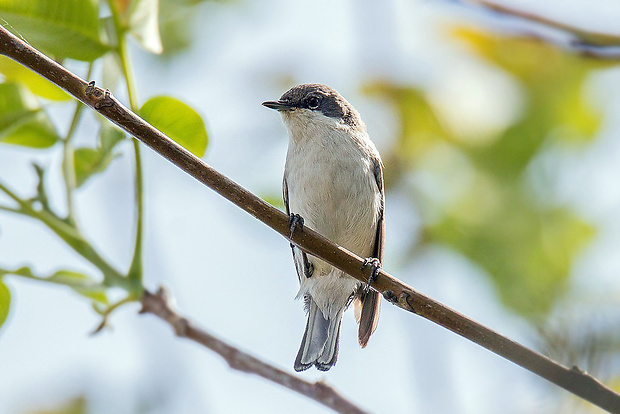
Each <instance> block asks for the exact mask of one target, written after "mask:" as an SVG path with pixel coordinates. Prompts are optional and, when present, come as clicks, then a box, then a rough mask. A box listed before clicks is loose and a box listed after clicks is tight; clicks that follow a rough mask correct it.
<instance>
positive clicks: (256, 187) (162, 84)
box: [0, 0, 620, 414]
mask: <svg viewBox="0 0 620 414" xmlns="http://www.w3.org/2000/svg"><path fill="white" fill-rule="evenodd" d="M498 3H501V4H503V5H506V6H511V7H514V8H515V9H518V10H522V11H524V12H527V13H535V14H537V15H540V16H545V17H546V18H548V19H552V20H556V21H559V22H562V23H564V24H567V25H571V26H574V27H577V28H580V29H582V30H587V31H595V32H601V33H605V32H606V33H609V34H614V35H615V36H620V31H619V30H620V27H619V26H618V22H619V21H620V3H618V1H617V0H592V1H590V2H587V4H586V3H584V2H582V1H579V0H562V1H561V0H554V1H546V2H537V1H534V0H502V1H499V0H498ZM160 7H161V9H160V10H161V13H160V16H159V19H160V29H161V35H162V41H163V44H164V52H163V53H162V54H160V55H153V54H149V53H147V52H146V51H144V50H143V49H141V48H140V47H139V45H138V44H137V43H135V42H134V43H131V44H130V46H131V47H130V53H131V56H132V59H133V62H134V65H135V66H134V73H135V75H136V83H137V87H138V88H137V89H138V90H137V92H138V98H139V100H140V101H145V100H146V99H148V98H150V97H152V96H156V95H163V94H165V95H171V96H175V97H178V98H180V99H182V100H183V101H184V102H187V103H188V104H190V105H191V106H192V107H193V108H194V109H196V110H197V111H198V112H199V113H200V114H201V115H202V116H203V118H204V119H205V121H206V125H207V130H208V132H209V146H208V148H207V152H206V155H205V157H204V159H205V160H206V162H207V163H209V164H210V165H212V166H213V167H215V168H216V169H218V170H219V171H221V172H223V173H224V174H226V175H227V176H229V177H231V178H232V179H233V180H235V181H237V182H238V183H240V184H241V185H243V186H244V187H246V188H248V189H249V190H251V191H253V192H254V193H256V194H258V195H260V196H261V197H263V198H265V199H266V200H268V201H269V202H271V203H273V204H274V205H276V206H279V207H281V205H282V201H281V194H280V188H281V177H282V172H283V168H284V159H285V154H286V148H287V134H286V130H285V128H284V126H283V125H282V122H281V120H280V119H279V116H278V115H277V114H275V113H273V112H272V111H269V110H267V109H265V108H264V107H262V106H261V105H260V103H261V102H263V101H265V100H272V99H277V98H278V97H279V96H280V95H281V94H282V93H284V92H285V91H286V90H287V89H288V88H290V87H291V86H294V85H295V84H299V83H315V82H316V83H325V84H328V85H330V86H332V87H334V88H335V89H337V90H338V91H339V92H340V93H342V94H343V95H344V96H345V97H346V98H347V99H348V100H349V101H350V102H351V103H352V104H353V105H354V106H355V107H356V109H358V111H359V112H360V113H361V115H362V118H363V119H364V121H365V122H366V124H367V126H368V130H369V133H370V136H371V138H372V139H373V140H374V142H375V143H376V145H377V147H378V149H379V151H380V152H381V154H382V157H383V161H384V164H385V171H386V187H387V201H386V214H387V215H386V221H387V245H386V246H387V251H386V259H385V263H384V267H385V269H386V270H387V271H388V272H390V273H391V274H393V275H395V276H396V277H398V278H400V279H402V280H403V281H404V282H406V283H408V284H410V285H411V286H413V287H414V288H416V289H418V290H420V291H421V292H423V293H425V294H427V295H429V296H431V297H433V298H434V299H437V300H439V301H441V302H443V303H445V304H446V305H448V306H450V307H452V308H454V309H456V310H458V311H459V312H462V313H464V314H466V315H467V316H469V317H471V318H473V319H475V320H477V321H478V322H481V323H483V324H485V325H487V326H489V327H491V328H493V329H495V330H497V331H499V332H500V333H502V334H504V335H507V336H509V337H510V338H512V339H514V340H517V341H518V342H520V343H522V344H524V345H527V346H529V347H532V348H534V349H536V350H538V351H539V352H542V353H543V354H545V355H548V356H550V357H551V358H553V359H555V360H557V361H559V362H561V363H563V364H566V365H569V366H571V365H573V364H576V365H579V366H580V367H581V368H582V369H584V370H586V371H588V372H589V373H591V374H593V375H594V376H596V377H597V378H599V379H601V380H602V381H604V382H605V383H606V384H608V385H609V386H611V387H614V388H615V389H616V390H618V391H620V260H619V259H618V257H619V256H618V251H619V249H620V162H619V161H620V139H619V137H620V116H619V115H618V114H620V66H619V64H618V62H619V60H618V59H616V60H614V59H596V58H590V57H584V56H580V55H578V54H576V53H573V52H571V51H569V50H567V49H570V47H569V42H568V41H566V40H565V39H564V38H563V37H562V36H563V35H562V34H561V33H559V32H554V31H551V30H548V29H545V28H540V27H538V26H533V25H532V24H531V23H525V22H523V21H522V20H518V19H514V18H507V17H502V16H501V15H497V14H492V13H489V12H488V11H485V10H482V9H479V8H476V7H471V6H463V5H460V4H457V3H456V2H451V1H441V0H435V1H403V0H392V1H384V2H378V1H370V0H363V1H355V2H354V1H341V2H330V1H325V0H317V1H313V2H290V1H284V0H269V1H261V2H252V1H244V0H233V1H197V0H196V1H190V0H185V1H174V0H161V4H160ZM0 17H1V16H0ZM540 35H543V36H544V37H546V38H548V39H552V40H554V41H556V42H557V43H560V44H564V45H566V47H565V48H562V47H558V46H554V45H552V44H550V43H549V42H545V41H542V40H540V39H538V38H537V37H538V36H540ZM69 67H70V68H71V69H72V70H75V71H76V72H77V73H78V74H81V75H82V76H85V75H84V73H85V67H86V66H85V65H84V64H83V63H79V62H75V61H73V62H70V64H69ZM104 71H105V69H102V67H101V66H98V67H97V66H96V67H95V72H94V73H93V74H92V76H91V78H92V79H96V80H97V83H98V85H100V86H102V87H110V88H114V86H108V84H107V83H106V82H107V80H106V79H110V78H111V75H110V73H106V74H105V75H104V73H103V72H104ZM106 77H107V78H106ZM109 82H112V81H109ZM115 94H116V95H117V97H119V99H121V100H124V99H125V98H126V91H124V90H123V89H122V88H118V89H116V90H115ZM47 111H48V113H50V114H52V115H53V119H55V120H58V128H60V129H65V128H66V126H67V125H68V121H69V120H70V117H71V114H72V108H71V107H70V106H66V105H64V106H63V105H62V104H52V105H50V106H49V107H48V108H47ZM87 112H89V111H87ZM89 120H90V121H92V122H95V116H94V115H93V114H92V113H87V114H85V119H84V121H83V122H82V123H81V124H80V127H79V129H78V131H77V135H76V140H77V142H80V143H85V145H86V144H88V143H92V142H94V137H93V134H92V122H89ZM119 149H121V150H122V151H121V153H122V155H121V156H120V157H117V158H116V159H114V160H112V161H111V164H110V167H109V168H108V169H107V170H106V171H105V173H103V174H101V175H100V176H97V177H96V178H94V179H93V180H90V181H89V182H88V183H86V184H85V185H84V186H83V187H82V188H81V189H80V192H79V193H78V197H77V200H76V208H77V214H78V218H79V222H80V224H81V225H82V226H83V228H84V229H85V233H86V234H87V237H88V238H89V240H91V241H92V243H93V244H94V245H95V246H96V247H97V248H98V249H99V250H100V251H101V252H102V254H103V255H104V257H105V258H106V259H108V260H109V261H110V262H111V263H113V264H114V265H115V266H116V267H118V268H121V269H123V268H125V267H126V266H127V263H129V261H130V259H131V247H132V243H133V240H132V238H133V230H132V229H133V227H132V226H133V220H134V201H133V190H132V174H133V173H132V169H133V166H132V165H133V164H132V160H131V157H130V156H129V154H130V152H129V149H130V144H129V142H123V143H121V144H119ZM143 155H144V159H143V162H144V171H145V178H146V183H145V198H146V200H145V202H146V210H145V212H146V215H145V243H146V245H145V285H146V286H147V288H150V289H154V288H156V287H157V286H158V285H160V284H163V285H165V286H167V287H168V288H169V289H170V291H171V293H172V295H173V296H174V297H175V299H176V306H177V308H178V309H179V311H180V312H181V313H182V314H184V315H187V316H188V317H190V319H192V320H194V321H195V322H197V323H198V324H199V325H201V326H202V327H204V328H205V329H206V330H208V331H209V332H211V333H213V334H215V335H217V336H219V337H221V338H222V339H224V340H226V341H229V342H230V343H232V344H233V345H235V346H238V347H240V348H241V349H243V350H245V351H247V352H249V353H251V354H253V355H255V356H257V357H259V358H262V359H264V360H265V361H268V362H270V363H273V364H275V365H276V366H278V367H280V368H282V369H285V370H287V371H289V372H293V370H292V364H293V360H294V358H295V355H296V353H297V349H298V346H299V343H300V341H301V336H302V333H303V329H304V326H305V315H304V311H303V306H302V303H301V302H300V301H295V300H294V297H295V295H296V293H297V277H296V275H295V271H294V267H293V264H292V260H291V255H290V249H289V247H288V242H287V241H286V240H284V239H283V238H282V237H281V236H279V235H278V234H276V233H275V232H273V231H272V230H270V229H269V228H267V227H266V226H264V225H263V224H261V223H260V222H258V221H256V220H255V219H253V218H251V217H250V216H248V215H247V214H245V213H243V212H242V211H241V210H240V209H238V208H236V207H235V206H234V205H232V204H230V203H229V202H227V201H225V200H224V199H222V198H221V197H220V196H218V195H217V194H215V193H214V192H212V191H210V190H208V189H206V188H205V187H203V186H202V185H201V184H199V183H198V182H196V181H195V180H194V179H192V178H191V177H189V176H187V175H186V174H184V173H183V172H181V171H180V170H178V169H177V168H176V167H174V166H172V165H171V164H170V163H168V162H167V161H165V160H164V159H162V158H161V157H160V156H158V155H157V154H155V153H153V152H152V151H150V150H146V149H145V150H144V151H143ZM60 157H61V154H60V153H59V151H56V150H53V149H52V150H44V151H32V150H29V149H25V148H23V147H18V146H12V145H2V146H1V147H0V166H2V168H0V179H1V180H2V181H3V182H8V183H10V184H11V186H12V187H13V188H15V189H17V190H19V192H20V193H23V194H27V193H28V192H29V191H30V189H32V188H34V186H36V180H37V177H36V175H35V174H34V172H33V171H32V167H31V165H30V164H31V162H32V161H33V160H36V161H37V162H39V163H41V164H42V165H44V166H45V167H46V168H48V169H49V171H50V174H48V177H47V178H46V180H47V181H46V183H47V185H48V186H49V193H50V200H51V203H53V204H57V205H62V203H63V202H64V201H63V199H62V187H61V186H60V181H61V179H62V177H61V172H60V163H61V161H60V160H61V158H60ZM55 194H58V195H57V196H56V195H55ZM0 265H1V266H2V267H18V266H21V265H30V266H32V268H33V269H36V270H37V271H39V272H41V273H50V272H54V271H55V270H56V269H58V267H59V266H62V267H63V268H66V267H70V268H73V269H77V270H80V269H84V270H85V271H86V270H90V269H91V268H89V265H88V264H87V263H84V262H83V261H82V260H80V259H79V258H78V257H77V256H76V255H75V254H74V253H72V251H70V250H69V249H68V248H66V247H65V246H64V245H62V244H61V243H60V242H59V241H58V239H57V238H55V237H54V236H53V235H52V234H51V233H50V232H48V231H47V230H46V229H44V228H43V227H41V226H40V225H37V224H36V223H33V222H32V221H29V220H27V219H24V218H23V217H20V216H16V215H12V214H10V213H7V212H0ZM4 281H5V283H6V284H7V285H8V287H9V289H10V290H11V293H12V300H13V303H12V307H11V312H10V314H9V318H8V321H7V322H6V324H5V325H4V326H3V327H2V329H1V330H0V413H20V414H21V413H24V414H26V413H60V412H71V413H86V412H87V413H112V412H113V413H205V412H206V413H238V412H270V413H271V412H283V413H284V412H293V411H294V412H296V413H300V414H301V413H315V412H328V410H327V409H325V408H324V407H322V406H320V405H319V404H317V403H315V402H313V401H311V400H308V399H306V398H304V397H302V396H300V395H297V394H295V393H293V392H290V391H288V390H286V389H283V388H281V387H279V386H277V385H274V384H271V383H268V382H266V381H264V380H261V379H259V378H257V377H254V376H251V375H246V374H242V373H239V372H235V371H233V370H231V369H229V368H228V366H227V365H226V363H225V362H224V361H223V360H222V359H220V358H219V357H218V356H216V355H215V354H213V353H212V352H210V351H208V350H205V349H203V348H200V347H198V346H197V345H195V344H194V343H190V342H189V341H186V340H182V339H178V338H176V337H174V335H173V333H172V332H171V330H170V327H169V326H167V325H166V324H164V323H162V322H161V321H159V320H156V319H155V318H154V317H152V316H141V315H138V314H137V311H138V309H139V306H138V305H137V304H130V305H128V306H126V307H123V308H120V309H119V310H118V311H116V312H115V313H113V314H112V315H111V319H110V321H109V324H110V327H109V328H106V329H105V330H104V331H103V332H101V333H99V334H97V335H95V336H91V335H89V333H90V332H92V330H93V329H94V328H95V327H96V326H97V325H98V324H99V322H100V317H99V316H98V315H97V313H95V312H94V311H93V310H92V309H91V307H90V305H89V304H88V302H87V301H85V300H84V298H83V297H81V296H79V295H77V294H75V293H74V292H73V291H71V290H70V289H67V288H66V287H63V286H52V285H48V284H42V283H37V282H35V281H30V280H27V279H25V278H19V277H16V276H5V278H4ZM356 338H357V335H356V324H355V321H354V318H353V315H352V312H348V313H347V314H346V316H345V320H344V323H343V327H342V338H341V345H340V346H341V349H340V356H339V360H338V364H337V365H336V366H335V368H334V369H332V370H331V371H329V372H328V373H323V372H318V371H316V370H310V371H307V372H304V373H300V374H295V375H299V376H300V377H302V378H304V379H306V380H309V381H317V380H323V381H325V382H327V383H328V384H329V385H331V386H333V387H334V388H336V389H337V390H338V391H339V392H340V393H342V394H343V395H344V396H345V397H347V398H350V399H351V400H352V401H354V402H356V403H357V404H358V405H359V406H361V407H363V408H364V409H367V410H369V411H371V412H377V413H380V412H393V413H472V414H473V413H498V412H502V413H595V412H598V411H597V410H596V409H594V408H592V406H591V405H589V404H587V403H584V402H581V401H579V400H578V399H576V398H574V397H571V396H570V395H569V394H568V393H567V392H565V391H563V390H560V389H558V388H556V387H555V386H552V385H550V384H548V383H546V382H545V381H543V380H541V379H539V378H538V377H536V376H534V375H533V374H531V373H529V372H527V371H525V370H523V369H521V368H519V367H517V366H515V365H514V364H512V363H510V362H508V361H506V360H503V359H502V358H500V357H498V356H496V355H494V354H492V353H490V352H488V351H486V350H484V349H482V348H480V347H479V346H477V345H475V344H472V343H470V342H469V341H467V340H465V339H463V338H461V337H459V336H457V335H455V334H452V333H450V332H448V331H446V330H445V329H443V328H441V327H439V326H437V325H435V324H432V323H430V322H428V321H426V320H424V319H422V318H418V317H415V316H413V315H411V314H408V313H406V312H403V311H402V310H399V309H397V308H395V307H392V306H390V305H389V304H387V303H384V306H383V309H382V317H381V320H380V324H379V328H378V330H377V332H376V333H375V334H374V336H373V338H372V340H371V341H370V343H369V345H368V347H367V348H366V349H364V350H361V349H360V348H359V346H358V344H357V339H356Z"/></svg>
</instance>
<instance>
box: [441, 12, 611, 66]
mask: <svg viewBox="0 0 620 414" xmlns="http://www.w3.org/2000/svg"><path fill="white" fill-rule="evenodd" d="M447 1H451V2H454V3H457V4H462V5H464V6H474V7H477V8H480V9H481V10H486V11H490V12H492V13H495V14H497V15H500V16H506V17H513V18H517V19H520V20H523V21H526V22H530V23H533V24H534V25H537V26H539V27H541V28H551V29H554V30H557V31H560V32H562V33H564V34H566V35H567V37H568V39H567V41H566V42H560V41H558V40H557V39H551V38H550V37H549V36H548V35H545V34H544V33H542V31H540V30H538V31H536V30H534V31H528V33H527V36H529V37H536V38H538V39H541V40H544V41H546V42H550V43H556V44H559V45H560V46H562V47H564V48H567V49H570V50H572V51H574V52H576V53H579V54H583V55H586V56H590V57H594V58H599V59H614V60H615V59H620V34H616V35H614V34H609V33H602V32H595V31H590V30H585V29H580V28H577V27H575V26H571V25H569V24H566V23H562V22H560V21H557V20H553V19H550V18H548V17H544V16H540V15H538V14H535V13H531V12H526V11H524V10H520V9H516V8H513V7H510V6H505V5H502V4H499V3H497V2H495V1H489V0H447Z"/></svg>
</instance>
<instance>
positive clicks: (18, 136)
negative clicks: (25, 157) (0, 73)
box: [0, 83, 59, 148]
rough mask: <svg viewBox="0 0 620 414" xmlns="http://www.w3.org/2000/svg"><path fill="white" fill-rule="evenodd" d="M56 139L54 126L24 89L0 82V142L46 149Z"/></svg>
mask: <svg viewBox="0 0 620 414" xmlns="http://www.w3.org/2000/svg"><path fill="white" fill-rule="evenodd" d="M58 139H59V137H58V135H57V134H56V130H55V128H54V125H53V124H52V122H51V120H50V119H49V117H48V116H47V114H46V113H45V111H44V110H43V109H42V107H41V105H40V103H39V102H38V100H37V99H36V97H35V96H34V95H32V94H31V93H30V92H29V91H28V89H26V88H24V87H22V86H21V85H20V84H17V83H0V143H5V144H14V145H23V146H26V147H33V148H48V147H51V146H52V145H54V144H55V143H56V142H57V141H58Z"/></svg>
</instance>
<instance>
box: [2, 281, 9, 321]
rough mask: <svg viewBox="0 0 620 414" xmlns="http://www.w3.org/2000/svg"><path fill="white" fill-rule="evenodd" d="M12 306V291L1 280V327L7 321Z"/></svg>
mask: <svg viewBox="0 0 620 414" xmlns="http://www.w3.org/2000/svg"><path fill="white" fill-rule="evenodd" d="M10 307H11V292H10V291H9V288H8V287H7V286H6V285H5V284H4V282H2V280H0V327H1V326H2V324H4V321H6V317H7V316H8V315H9V308H10Z"/></svg>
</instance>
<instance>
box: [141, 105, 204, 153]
mask: <svg viewBox="0 0 620 414" xmlns="http://www.w3.org/2000/svg"><path fill="white" fill-rule="evenodd" d="M140 115H141V116H142V117H143V118H144V119H145V120H146V121H147V122H149V123H150V124H151V125H153V126H154V127H155V128H157V129H159V130H160V131H161V132H163V133H164V134H166V135H168V136H169V137H170V138H172V139H173V140H175V141H176V142H177V143H178V144H179V145H181V146H183V147H185V148H186V149H187V150H188V151H190V152H191V153H192V154H194V155H196V156H197V157H202V156H203V155H204V153H205V151H206V149H207V143H208V141H209V137H208V135H207V129H206V127H205V123H204V121H203V120H202V118H201V117H200V115H199V114H198V112H196V111H195V110H193V109H192V108H191V107H190V106H188V105H187V104H185V103H183V102H181V101H179V100H178V99H175V98H171V97H169V96H158V97H155V98H151V99H149V100H148V101H147V102H146V103H145V104H144V105H142V108H141V109H140Z"/></svg>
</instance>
